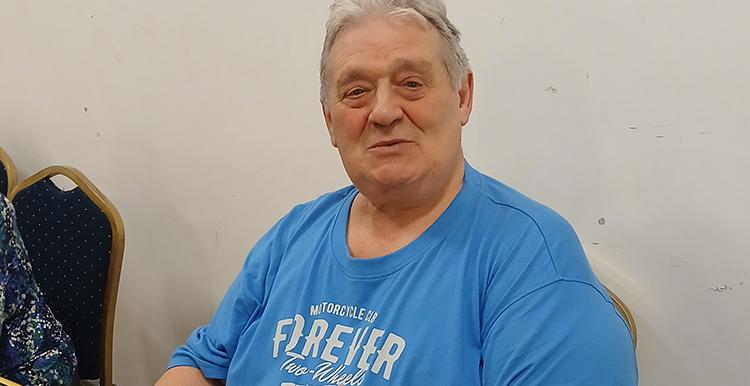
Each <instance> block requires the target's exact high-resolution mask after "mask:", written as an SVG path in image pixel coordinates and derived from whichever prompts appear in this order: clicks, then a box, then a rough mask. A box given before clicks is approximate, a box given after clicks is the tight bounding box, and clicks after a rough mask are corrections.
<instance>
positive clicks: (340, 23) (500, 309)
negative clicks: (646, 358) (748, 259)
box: [158, 0, 637, 386]
mask: <svg viewBox="0 0 750 386" xmlns="http://www.w3.org/2000/svg"><path fill="white" fill-rule="evenodd" d="M459 40H460V39H459V32H458V31H457V30H456V28H455V27H454V26H453V25H452V24H451V22H450V21H449V20H448V19H447V17H446V11H445V7H444V5H443V4H442V3H441V2H440V1H439V0H401V1H396V0H338V1H335V2H334V4H333V6H332V7H331V15H330V19H329V21H328V24H327V35H326V39H325V43H324V47H323V54H322V59H321V73H320V75H321V100H322V106H323V115H324V117H325V122H326V125H327V127H328V132H329V134H330V137H331V143H332V144H333V146H334V147H335V148H337V149H338V151H339V153H340V155H341V159H342V161H343V164H344V168H345V169H346V172H347V174H348V175H349V177H350V178H351V180H352V182H353V186H350V187H347V188H344V189H341V190H339V191H336V192H333V193H329V194H326V195H323V196H322V197H320V198H318V199H317V200H314V201H312V202H309V203H306V204H302V205H299V206H297V207H296V208H294V209H293V210H292V211H291V212H290V213H289V214H287V215H286V216H285V217H284V218H283V219H281V220H280V221H279V222H278V223H277V224H276V225H275V226H274V227H273V228H272V229H271V230H270V231H269V232H268V233H267V234H266V235H265V236H263V238H262V239H261V240H260V241H259V242H258V244H257V245H256V246H255V247H254V248H253V250H252V251H251V252H250V254H249V256H248V258H247V261H246V263H245V266H244V267H243V269H242V272H240V274H239V276H238V277H237V279H236V280H235V282H234V283H233V284H232V286H231V288H230V289H229V291H228V293H227V294H226V296H225V298H224V300H223V301H222V303H221V305H220V306H219V309H218V311H217V312H216V315H215V316H214V318H213V319H212V320H211V322H210V323H209V324H208V325H206V326H204V327H200V328H198V329H197V330H195V332H194V333H193V334H192V335H191V336H190V337H189V338H188V341H187V343H186V344H185V345H183V346H181V347H179V348H178V349H177V351H176V352H175V353H174V355H173V357H172V360H171V362H170V364H169V370H168V371H167V372H166V373H165V374H164V376H163V377H162V379H161V380H160V381H159V382H158V385H180V386H185V385H214V384H221V383H222V382H225V383H226V384H229V385H273V386H295V385H316V386H317V385H367V386H371V385H456V386H458V385H460V386H466V385H539V386H542V385H544V386H548V385H596V386H606V385H635V384H637V372H636V365H635V355H634V350H633V345H632V342H631V337H630V335H629V332H628V330H627V327H626V325H625V323H624V322H623V320H622V318H621V317H620V316H619V315H618V313H617V311H616V310H615V308H614V306H613V305H612V302H611V300H610V298H609V297H608V296H607V293H606V291H605V290H604V289H603V287H602V285H601V284H600V283H599V282H598V281H597V279H596V278H595V277H594V275H593V273H592V272H591V269H590V267H589V265H588V262H587V260H586V257H585V255H584V253H583V251H582V249H581V245H580V242H579V241H578V239H577V238H576V235H575V233H574V232H573V230H572V229H571V227H570V225H568V224H567V223H566V222H565V221H564V220H563V219H562V218H561V217H560V216H558V215H557V214H556V213H554V212H553V211H551V210H550V209H548V208H546V207H544V206H542V205H540V204H537V203H535V202H533V201H531V200H530V199H528V198H526V197H524V196H523V195H521V194H519V193H518V192H516V191H514V190H512V189H511V188H509V187H507V186H505V185H503V184H502V183H500V182H498V181H496V180H493V179H492V178H490V177H487V176H485V175H483V174H481V173H479V172H477V171H476V170H474V169H473V168H472V167H471V166H469V165H468V164H467V163H466V162H465V161H464V156H463V152H462V149H461V129H462V127H463V126H464V125H465V124H466V123H467V122H468V120H469V115H470V113H471V110H472V98H473V94H472V92H473V75H472V73H471V71H470V69H469V65H468V61H467V59H466V56H465V54H464V52H463V50H462V49H461V47H460V45H459Z"/></svg>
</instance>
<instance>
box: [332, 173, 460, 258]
mask: <svg viewBox="0 0 750 386" xmlns="http://www.w3.org/2000/svg"><path fill="white" fill-rule="evenodd" d="M463 178H464V164H463V162H461V164H460V166H459V167H456V168H455V170H453V171H451V173H449V175H447V176H446V177H445V178H444V181H441V182H442V183H441V184H434V185H433V186H434V187H433V188H432V189H424V188H422V189H404V190H399V191H398V192H389V193H390V194H388V195H386V196H381V195H375V196H374V197H375V198H376V199H375V200H374V199H372V198H371V197H373V195H368V194H367V193H365V192H362V193H361V194H359V195H358V196H357V197H356V198H355V200H354V203H353V204H352V208H351V213H350V217H349V224H348V232H347V234H348V236H347V239H348V241H349V247H350V252H351V254H352V256H355V257H378V256H383V255H386V254H389V253H392V252H394V251H396V250H398V249H400V248H402V247H404V246H406V245H407V244H409V243H410V242H412V241H413V240H415V239H416V238H417V237H419V235H421V234H422V233H423V232H424V231H425V230H427V228H429V227H430V226H431V225H432V224H433V223H434V222H435V221H436V220H437V219H438V218H439V217H440V215H442V214H443V212H444V211H445V210H446V209H447V208H448V206H449V205H450V203H451V202H452V201H453V199H454V198H455V197H456V195H458V193H459V191H460V190H461V187H462V186H463Z"/></svg>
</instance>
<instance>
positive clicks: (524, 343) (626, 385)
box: [481, 280, 638, 386]
mask: <svg viewBox="0 0 750 386" xmlns="http://www.w3.org/2000/svg"><path fill="white" fill-rule="evenodd" d="M481 372H482V385H485V386H547V385H556V386H583V385H591V386H634V385H637V384H638V371H637V366H636V359H635V350H634V347H633V343H632V338H631V335H630V332H629V331H628V329H627V326H626V324H625V322H624V320H623V319H622V318H621V317H620V315H619V314H618V313H617V311H616V309H615V308H614V306H613V305H612V303H611V300H610V299H609V297H608V296H606V295H604V294H602V293H601V292H599V290H598V289H597V288H596V287H594V286H592V285H590V284H588V283H584V282H579V281H566V280H559V281H556V282H553V283H552V284H549V285H547V286H543V287H541V288H538V289H536V290H534V291H531V292H530V293H528V294H526V295H525V296H523V297H521V298H520V299H519V300H517V301H515V302H514V303H513V304H511V305H510V306H509V307H508V308H507V309H505V310H504V311H503V312H502V313H501V314H500V315H499V316H498V317H497V318H496V319H495V321H494V322H493V323H492V325H491V326H490V327H489V331H488V333H487V334H486V336H485V338H484V339H483V342H482V369H481Z"/></svg>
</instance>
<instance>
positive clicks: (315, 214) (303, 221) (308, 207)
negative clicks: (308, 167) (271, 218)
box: [274, 185, 356, 236]
mask: <svg viewBox="0 0 750 386" xmlns="http://www.w3.org/2000/svg"><path fill="white" fill-rule="evenodd" d="M355 193H356V189H355V188H354V186H351V185H350V186H346V187H343V188H341V189H338V190H335V191H332V192H328V193H325V194H323V195H321V196H319V197H317V198H315V199H313V200H310V201H307V202H304V203H301V204H298V205H296V206H295V207H294V208H292V210H290V211H289V212H288V213H287V214H286V215H285V216H284V217H283V218H282V219H281V220H280V221H279V222H278V223H277V224H276V225H275V226H274V228H278V230H279V231H281V232H283V233H284V234H285V235H287V236H291V235H293V234H294V233H297V232H299V231H301V230H305V229H310V228H314V227H315V226H316V225H317V226H320V225H321V222H326V221H331V220H332V219H333V217H335V216H336V214H337V213H338V212H339V210H340V209H341V206H342V205H344V204H345V203H346V202H347V199H348V198H350V197H351V195H352V194H355Z"/></svg>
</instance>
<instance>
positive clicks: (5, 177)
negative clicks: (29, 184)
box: [0, 147, 16, 197]
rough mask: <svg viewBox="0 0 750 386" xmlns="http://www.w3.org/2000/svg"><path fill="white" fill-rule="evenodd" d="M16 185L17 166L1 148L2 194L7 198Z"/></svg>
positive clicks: (0, 179) (0, 190)
mask: <svg viewBox="0 0 750 386" xmlns="http://www.w3.org/2000/svg"><path fill="white" fill-rule="evenodd" d="M15 185H16V166H15V165H14V164H13V160H11V159H10V156H9V155H8V153H6V152H5V150H3V148H2V147H0V193H2V194H3V195H4V196H6V197H7V196H8V194H10V191H11V189H13V186H15Z"/></svg>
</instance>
